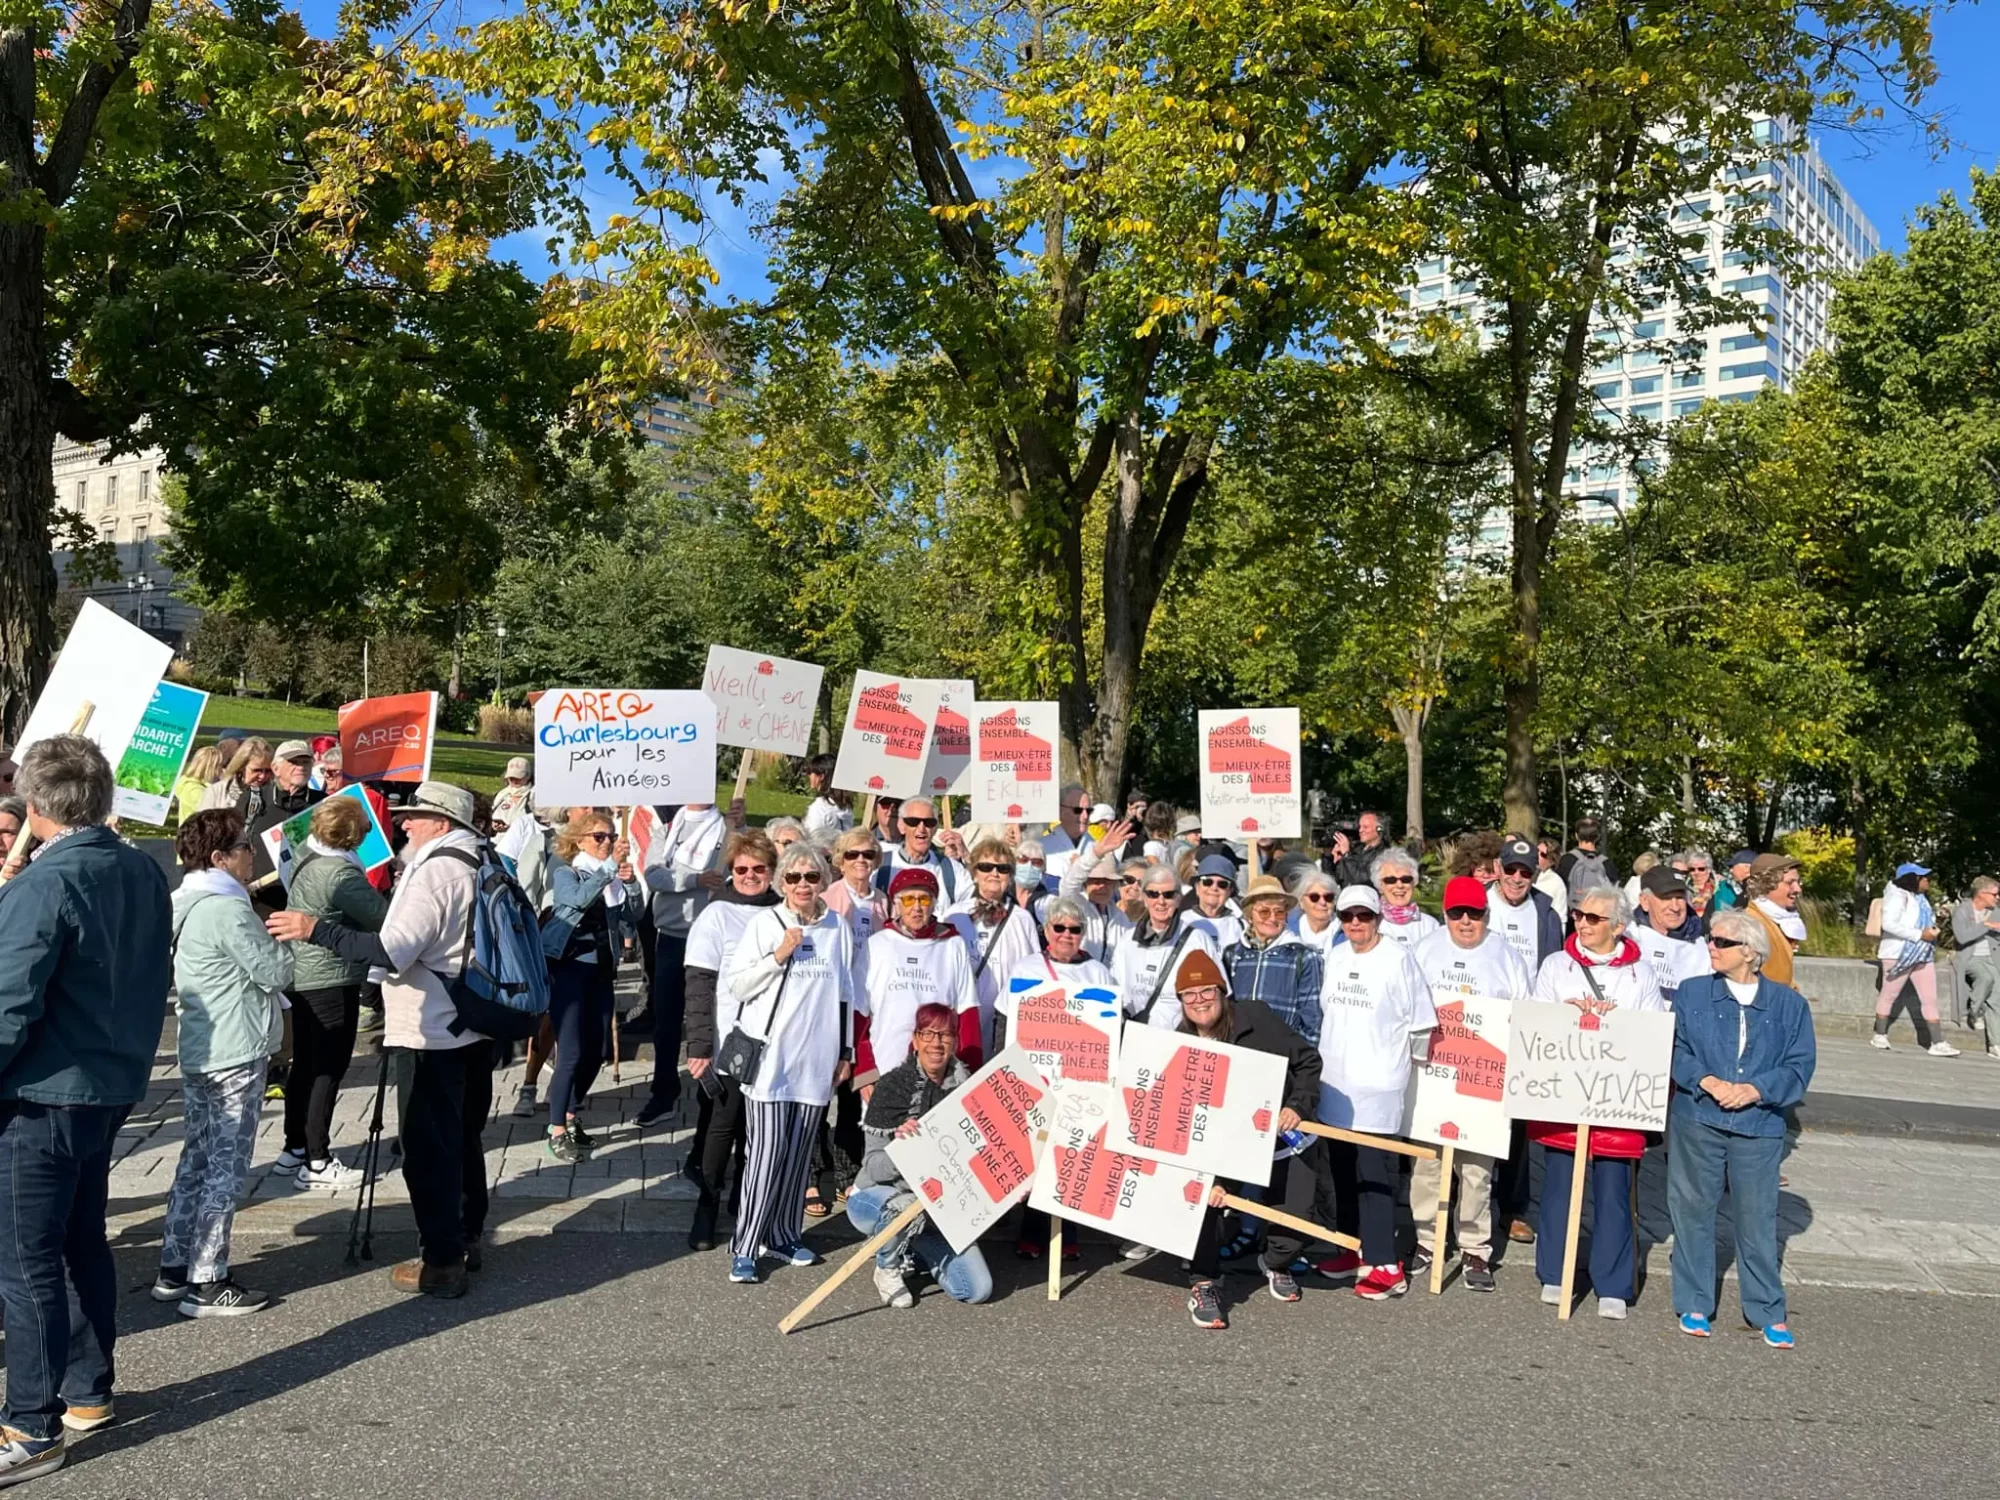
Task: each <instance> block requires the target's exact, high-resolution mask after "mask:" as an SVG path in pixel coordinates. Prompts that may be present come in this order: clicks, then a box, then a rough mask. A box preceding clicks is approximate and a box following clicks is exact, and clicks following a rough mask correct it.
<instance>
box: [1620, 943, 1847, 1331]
mask: <svg viewBox="0 0 2000 1500" xmlns="http://www.w3.org/2000/svg"><path fill="white" fill-rule="evenodd" d="M1770 944H1771V935H1770V933H1769V931H1767V930H1766V928H1765V926H1764V924H1763V923H1762V922H1759V921H1758V920H1757V919H1756V918H1755V917H1753V916H1751V915H1749V914H1748V913H1747V912H1743V911H1720V912H1717V913H1716V914H1715V921H1714V923H1713V924H1712V926H1711V928H1710V931H1709V935H1708V957H1709V962H1710V963H1711V964H1712V965H1713V966H1714V970H1715V972H1714V973H1713V974H1709V975H1705V976H1703V977H1701V978H1697V979H1688V980H1683V981H1682V982H1681V987H1680V992H1679V994H1678V995H1677V996H1676V999H1675V1005H1674V1064H1673V1077H1674V1097H1673V1104H1672V1107H1671V1120H1672V1128H1673V1139H1674V1149H1673V1150H1672V1151H1671V1152H1669V1153H1668V1155H1667V1209H1668V1212H1669V1213H1671V1214H1672V1215H1673V1221H1674V1311H1675V1312H1676V1313H1677V1314H1679V1316H1680V1324H1681V1332H1682V1333H1685V1334H1690V1335H1692V1336H1693V1337H1695V1338H1702V1339H1705V1338H1707V1337H1708V1333H1709V1319H1710V1318H1711V1317H1713V1316H1714V1313H1715V1304H1716V1280H1715V1215H1716V1210H1717V1209H1718V1208H1720V1207H1721V1205H1722V1190H1723V1184H1724V1182H1725V1181H1726V1182H1727V1183H1728V1185H1729V1215H1730V1220H1731V1222H1732V1223H1733V1224H1734V1225H1735V1238H1736V1276H1737V1282H1738V1293H1739V1295H1740V1296H1741V1298H1742V1302H1743V1320H1744V1321H1745V1322H1746V1323H1749V1324H1750V1325H1751V1326H1752V1327H1755V1328H1761V1329H1762V1330H1763V1331H1764V1342H1765V1343H1767V1344H1769V1345H1770V1346H1771V1347H1772V1348H1773V1349H1789V1348H1791V1347H1792V1345H1793V1338H1792V1331H1791V1329H1790V1328H1788V1327H1787V1326H1786V1325H1785V1286H1784V1282H1783V1281H1782V1280H1781V1279H1780V1278H1779V1275H1778V1181H1779V1179H1778V1164H1779V1163H1780V1162H1781V1161H1783V1160H1784V1155H1785V1111H1786V1110H1788V1109H1790V1108H1791V1107H1792V1106H1793V1105H1795V1104H1797V1103H1798V1102H1799V1101H1800V1100H1801V1099H1803V1098H1805V1095H1806V1088H1807V1086H1808V1085H1810V1084H1811V1083H1812V1076H1813V1065H1814V1062H1815V1060H1816V1056H1817V1054H1816V1051H1815V1048H1814V1043H1813V1024H1812V1013H1811V1011H1810V1010H1809V1009H1808V1008H1807V1006H1806V999H1805V996H1803V995H1801V994H1800V993H1799V992H1798V991H1797V990H1795V989H1792V988H1790V987H1789V986H1787V985H1782V984H1774V983H1773V982H1772V981H1771V980H1769V979H1767V978H1764V977H1762V976H1760V975H1759V973H1758V969H1759V968H1760V967H1761V966H1762V965H1763V963H1764V961H1765V960H1766V959H1768V958H1769V957H1770ZM1600 1222H1601V1221H1600Z"/></svg>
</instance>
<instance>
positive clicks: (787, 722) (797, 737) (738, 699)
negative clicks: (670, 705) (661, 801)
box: [701, 646, 826, 755]
mask: <svg viewBox="0 0 2000 1500" xmlns="http://www.w3.org/2000/svg"><path fill="white" fill-rule="evenodd" d="M825 671H826V669H825V668H824V667H818V666H815V665H813V663H811V662H809V661H789V660H787V659H786V658H785V657H782V656H766V655H764V654H763V653H761V652H757V651H738V650H737V649H736V648H735V647H733V646H710V647H709V648H708V667H707V669H706V670H705V671H703V673H702V675H701V690H702V691H703V692H704V693H706V694H708V696H709V698H710V699H711V700H712V701H713V702H714V704H715V740H716V743H717V744H719V745H740V746H742V747H743V748H744V749H746V750H770V751H774V752H775V753H777V754H779V755H804V754H806V753H807V752H808V751H809V750H810V749H811V741H812V727H813V713H814V710H815V709H817V707H818V706H819V683H820V678H821V677H822V676H823V675H824V674H825Z"/></svg>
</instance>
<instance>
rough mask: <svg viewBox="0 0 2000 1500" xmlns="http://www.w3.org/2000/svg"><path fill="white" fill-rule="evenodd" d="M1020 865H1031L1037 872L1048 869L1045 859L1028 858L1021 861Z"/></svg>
mask: <svg viewBox="0 0 2000 1500" xmlns="http://www.w3.org/2000/svg"><path fill="white" fill-rule="evenodd" d="M1021 863H1022V864H1024V865H1033V866H1034V867H1035V868H1036V869H1037V870H1044V869H1047V868H1048V863H1049V862H1048V861H1047V860H1045V859H1035V858H1030V859H1024V860H1022V861H1021Z"/></svg>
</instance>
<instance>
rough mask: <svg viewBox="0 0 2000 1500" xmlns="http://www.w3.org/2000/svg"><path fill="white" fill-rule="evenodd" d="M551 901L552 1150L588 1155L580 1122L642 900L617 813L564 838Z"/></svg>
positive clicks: (545, 925)
mask: <svg viewBox="0 0 2000 1500" xmlns="http://www.w3.org/2000/svg"><path fill="white" fill-rule="evenodd" d="M549 876H550V884H549V891H550V896H551V905H550V908H549V913H548V916H547V917H546V918H544V919H543V922H542V952H543V953H545V954H546V955H547V956H548V960H549V1022H550V1025H551V1026H552V1028H553V1030H554V1033H555V1043H556V1061H555V1066H554V1067H553V1068H551V1069H550V1070H549V1140H548V1151H549V1155H550V1156H552V1157H554V1158H555V1159H556V1160H557V1161H563V1162H573V1161H581V1160H582V1159H583V1158H585V1157H586V1156H588V1155H589V1154H590V1150H591V1147H592V1146H593V1145H594V1144H595V1143H594V1142H593V1141H592V1140H591V1138H590V1137H589V1136H588V1135H586V1134H585V1133H584V1130H583V1127H582V1126H581V1125H580V1124H578V1123H577V1118H576V1111H577V1108H578V1106H579V1105H581V1104H582V1103H583V1101H584V1100H585V1099H587V1098H589V1097H590V1086H591V1084H592V1083H594V1082H596V1081H597V1070H598V1069H599V1068H601V1067H602V1066H603V1065H604V1050H605V1046H606V1043H607V1041H608V1038H609V1034H610V1027H611V1005H612V993H611V992H612V984H613V981H614V979H615V978H616V963H617V961H616V957H615V955H616V954H617V952H618V949H619V946H620V941H619V939H620V938H621V936H622V934H623V932H624V929H625V926H626V924H627V922H628V921H629V916H628V904H629V903H631V902H633V901H635V899H636V896H635V892H636V889H637V888H636V886H634V885H633V884H632V883H631V881H632V864H631V849H630V847H629V846H628V845H627V844H626V842H625V840H623V839H621V838H619V837H617V836H616V834H614V833H613V831H612V824H611V818H610V816H609V815H608V814H605V813H601V812H591V811H588V810H585V811H580V812H578V813H576V814H575V815H574V816H572V817H571V819H570V821H569V824H568V826H567V827H565V828H564V829H563V831H562V832H561V833H560V834H558V835H557V836H556V846H555V854H554V857H553V858H552V859H551V860H550V861H549Z"/></svg>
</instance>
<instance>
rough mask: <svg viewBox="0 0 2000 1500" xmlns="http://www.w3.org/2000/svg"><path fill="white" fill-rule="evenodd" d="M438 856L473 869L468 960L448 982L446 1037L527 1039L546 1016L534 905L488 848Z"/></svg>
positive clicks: (544, 967)
mask: <svg viewBox="0 0 2000 1500" xmlns="http://www.w3.org/2000/svg"><path fill="white" fill-rule="evenodd" d="M438 854H439V856H440V857H445V858H450V859H455V860H457V861H458V862H459V863H460V864H463V865H469V866H471V868H472V873H473V891H472V913H471V915H470V916H469V917H468V918H467V919H466V924H465V957H464V959H463V960H462V961H461V963H460V964H459V973H458V976H457V977H456V978H450V977H446V978H445V989H446V991H447V992H448V993H449V994H450V996H451V999H452V1003H453V1004H454V1005H456V1006H457V1007H458V1019H457V1020H456V1021H454V1022H453V1023H452V1025H451V1028H450V1029H451V1032H452V1034H453V1035H454V1036H456V1035H457V1034H458V1033H459V1032H461V1031H476V1032H478V1033H480V1035H482V1036H490V1037H492V1038H493V1039H494V1040H495V1041H498V1042H519V1041H525V1040H527V1039H528V1038H529V1037H531V1036H533V1035H534V1034H535V1033H536V1032H537V1031H539V1030H540V1029H541V1025H542V1018H543V1017H544V1016H546V1015H547V1014H548V1013H549V965H548V959H547V958H546V957H545V956H544V955H543V953H542V934H541V928H540V927H539V925H538V924H537V923H536V921H535V907H534V903H533V902H531V901H529V900H528V897H527V894H526V893H525V892H524V891H522V889H521V887H520V885H519V884H518V883H517V882H516V881H515V879H514V877H513V876H512V875H510V874H509V873H508V872H507V865H506V863H505V861H503V860H502V859H501V857H500V856H499V854H498V853H496V852H495V851H494V848H493V846H492V845H491V844H488V843H482V844H480V846H479V853H478V854H476V855H475V854H473V853H471V852H470V851H469V850H465V849H456V848H453V849H440V850H439V851H438Z"/></svg>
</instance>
